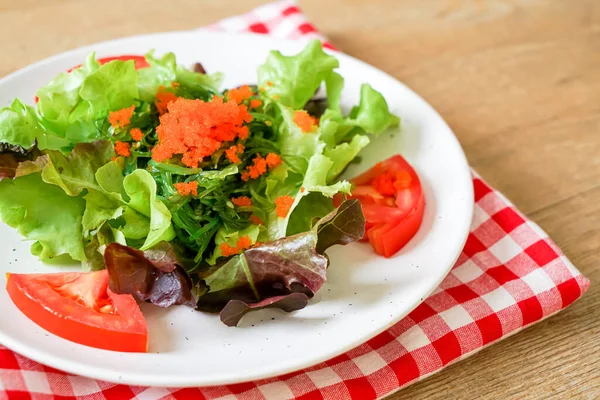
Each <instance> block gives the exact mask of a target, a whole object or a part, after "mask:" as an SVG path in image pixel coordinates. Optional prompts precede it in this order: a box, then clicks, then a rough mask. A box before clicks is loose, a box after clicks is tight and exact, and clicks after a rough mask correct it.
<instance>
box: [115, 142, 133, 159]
mask: <svg viewBox="0 0 600 400" xmlns="http://www.w3.org/2000/svg"><path fill="white" fill-rule="evenodd" d="M115 153H117V154H118V155H120V156H123V157H129V156H130V155H131V145H130V144H129V143H127V142H117V143H115Z"/></svg>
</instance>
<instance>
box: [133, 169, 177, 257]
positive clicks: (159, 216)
mask: <svg viewBox="0 0 600 400" xmlns="http://www.w3.org/2000/svg"><path fill="white" fill-rule="evenodd" d="M123 188H124V190H125V193H126V194H127V196H129V201H128V202H127V204H128V206H129V207H130V208H132V209H133V210H135V211H137V212H138V213H139V214H141V215H144V216H146V217H147V218H149V219H150V224H149V232H148V234H147V236H146V240H145V241H144V244H143V245H142V247H141V249H142V250H147V249H149V248H151V247H152V246H154V245H156V244H157V243H158V242H161V241H163V240H164V241H167V242H168V241H171V240H173V238H175V231H174V230H173V226H172V225H171V212H170V211H169V209H168V208H167V206H166V205H164V204H163V202H161V201H160V200H159V199H158V198H157V196H156V182H155V181H154V178H152V175H150V173H149V172H148V171H146V170H143V169H137V170H135V171H134V172H133V173H131V174H130V175H127V176H126V177H125V179H124V180H123Z"/></svg>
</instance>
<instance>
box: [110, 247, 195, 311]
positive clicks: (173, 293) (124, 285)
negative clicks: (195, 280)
mask: <svg viewBox="0 0 600 400" xmlns="http://www.w3.org/2000/svg"><path fill="white" fill-rule="evenodd" d="M104 263H105V265H106V269H107V270H108V275H109V278H110V279H109V287H110V289H111V290H112V291H113V292H115V293H118V294H131V295H132V296H133V297H134V298H135V299H136V300H137V301H140V302H142V301H150V302H151V303H152V304H154V305H157V306H159V307H164V308H166V307H170V306H172V305H176V304H183V305H187V306H190V307H194V306H195V305H196V301H195V299H194V296H193V294H192V280H191V279H190V277H189V275H188V274H187V273H186V272H185V270H184V269H183V267H182V266H181V263H180V261H179V259H178V257H177V255H176V252H175V250H174V249H173V248H172V246H171V245H170V244H169V243H167V242H161V243H159V244H158V245H156V246H155V247H153V248H152V249H150V250H147V251H140V250H136V249H134V248H131V247H128V246H123V245H121V244H119V243H111V244H109V245H108V246H106V249H105V250H104Z"/></svg>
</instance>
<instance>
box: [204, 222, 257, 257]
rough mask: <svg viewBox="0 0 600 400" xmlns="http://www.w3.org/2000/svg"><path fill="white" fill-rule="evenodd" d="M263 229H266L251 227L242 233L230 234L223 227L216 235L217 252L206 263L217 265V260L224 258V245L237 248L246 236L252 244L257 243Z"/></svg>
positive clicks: (241, 231) (234, 232)
mask: <svg viewBox="0 0 600 400" xmlns="http://www.w3.org/2000/svg"><path fill="white" fill-rule="evenodd" d="M261 229H264V228H261V227H259V226H258V225H249V226H248V227H246V228H244V229H242V230H240V231H233V232H230V231H229V230H228V229H227V228H226V227H222V228H221V229H219V230H218V231H217V234H216V235H215V246H216V247H215V251H214V252H213V254H212V256H211V257H210V258H209V259H208V260H206V262H207V263H208V264H210V265H215V264H216V262H217V259H218V258H220V257H222V256H223V253H222V252H221V245H222V244H223V243H227V244H228V245H230V246H231V247H235V246H236V244H237V241H238V240H239V239H240V238H242V237H244V236H248V237H249V238H250V241H251V242H252V244H254V243H256V242H257V241H258V237H259V235H260V234H261Z"/></svg>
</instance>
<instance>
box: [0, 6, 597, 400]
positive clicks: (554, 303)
mask: <svg viewBox="0 0 600 400" xmlns="http://www.w3.org/2000/svg"><path fill="white" fill-rule="evenodd" d="M209 29H211V30H224V31H230V32H231V31H232V32H248V31H251V32H257V33H264V34H270V35H273V36H277V37H282V38H298V37H315V38H320V39H323V38H322V37H321V36H320V35H319V34H318V33H317V31H316V29H315V28H314V27H313V26H312V25H311V24H310V23H309V22H307V20H306V19H305V18H304V16H303V14H302V13H301V11H300V10H299V9H298V7H297V6H296V5H295V4H294V3H293V2H290V1H280V2H276V3H272V4H268V5H266V6H263V7H260V8H257V9H255V10H253V11H251V12H250V13H248V14H246V15H243V16H238V17H233V18H228V19H226V20H223V21H221V22H219V23H217V24H215V25H212V26H210V27H209ZM327 45H328V46H329V47H331V45H330V44H327ZM473 185H474V188H475V210H474V218H473V223H472V226H471V233H470V235H469V238H468V240H467V243H466V245H465V248H464V250H463V252H462V254H461V255H460V258H459V259H458V261H457V262H456V265H455V266H454V268H453V269H452V271H451V272H450V274H449V275H448V276H447V277H446V279H445V280H444V281H443V282H442V284H441V285H440V286H439V287H438V288H437V289H436V290H435V292H434V293H433V294H432V295H431V297H429V298H428V299H427V300H425V302H423V303H422V304H421V305H420V306H419V307H417V308H416V309H415V310H414V311H413V312H411V313H410V315H409V316H408V317H406V318H404V319H403V320H402V321H400V322H398V323H397V324H396V325H394V326H393V327H392V328H390V329H389V330H388V331H386V332H384V333H382V334H380V335H378V336H377V337H375V338H373V339H371V340H369V341H368V342H367V343H365V344H363V345H361V346H359V347H357V348H355V349H353V350H351V351H349V352H348V353H346V354H343V355H340V356H339V357H336V358H334V359H332V360H329V361H327V362H324V363H322V364H319V365H315V366H313V367H311V368H308V369H305V370H303V371H298V372H295V373H292V374H288V375H285V376H279V377H275V378H271V379H265V380H261V381H256V382H248V383H242V384H237V385H227V386H219V387H206V388H188V389H165V388H144V387H131V386H125V385H116V384H113V383H107V382H100V381H95V380H92V379H87V378H82V377H78V376H73V375H70V374H66V373H63V372H60V371H57V370H54V369H52V368H49V367H46V366H43V365H40V364H38V363H36V362H33V361H31V360H28V359H27V358H25V357H22V356H20V355H18V354H15V353H13V352H12V351H10V350H8V349H6V348H3V347H1V346H0V400H3V399H29V398H32V399H51V398H60V399H119V400H120V399H140V400H142V399H144V400H155V399H180V400H182V399H234V400H235V399H248V400H250V399H252V400H254V399H269V400H271V399H292V398H297V399H306V400H308V399H332V400H338V399H343V398H349V399H360V400H368V399H375V398H380V397H383V396H385V395H388V394H390V393H392V392H394V391H396V390H398V389H399V388H402V387H404V386H406V385H409V384H411V383H414V382H417V381H419V380H421V379H423V378H425V377H427V376H429V375H431V374H433V373H435V372H437V371H439V370H441V369H442V368H444V367H445V366H447V365H449V364H451V363H454V362H457V361H459V360H462V359H464V358H466V357H468V356H470V355H472V354H474V353H476V352H478V351H479V350H481V349H482V348H484V347H485V346H487V345H489V344H492V343H494V342H496V341H499V340H502V338H504V337H507V336H509V335H512V334H514V333H516V332H518V331H520V330H521V329H523V328H525V327H527V326H529V325H531V324H533V323H536V322H539V321H541V320H542V319H544V318H547V317H549V316H551V315H553V314H555V313H557V312H559V311H560V310H562V309H563V308H565V307H566V306H568V305H569V304H571V303H572V302H573V301H575V300H576V299H578V298H579V297H581V295H582V294H583V293H584V292H585V290H586V289H587V288H588V286H589V281H588V280H587V279H586V278H585V277H584V276H582V275H581V273H580V272H579V271H578V270H577V269H576V268H575V267H574V266H573V265H572V264H571V263H570V262H569V260H567V258H566V257H565V256H564V255H563V254H562V253H561V251H560V250H559V249H558V248H557V247H556V245H555V244H554V243H553V242H552V241H551V240H550V239H549V238H548V236H547V235H546V234H545V233H544V232H543V231H542V230H541V229H540V228H539V227H538V226H537V225H536V224H535V223H533V222H531V221H529V220H527V219H526V218H525V217H524V216H523V215H522V214H521V213H520V212H519V211H518V210H517V209H515V208H514V206H513V205H512V204H511V203H510V202H509V201H508V200H507V199H506V198H505V197H504V196H502V194H500V193H498V192H497V191H495V190H493V189H492V188H491V187H489V186H488V185H487V184H486V183H485V182H484V181H483V180H482V179H481V178H480V177H478V176H477V175H476V174H475V173H473Z"/></svg>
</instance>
